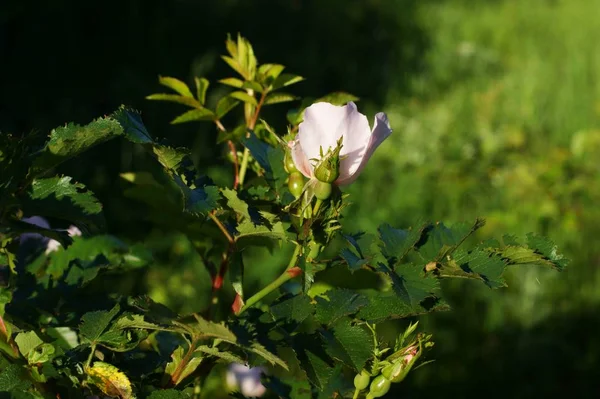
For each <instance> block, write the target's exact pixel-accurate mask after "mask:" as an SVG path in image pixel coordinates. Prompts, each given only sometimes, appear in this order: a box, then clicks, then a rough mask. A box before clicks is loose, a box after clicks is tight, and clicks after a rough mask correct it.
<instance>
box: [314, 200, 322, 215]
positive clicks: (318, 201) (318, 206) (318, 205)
mask: <svg viewBox="0 0 600 399" xmlns="http://www.w3.org/2000/svg"><path fill="white" fill-rule="evenodd" d="M321 204H323V201H322V200H320V199H318V198H317V201H316V202H315V207H314V208H313V216H315V215H316V214H317V212H318V211H319V208H320V207H321Z"/></svg>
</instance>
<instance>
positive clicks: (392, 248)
mask: <svg viewBox="0 0 600 399" xmlns="http://www.w3.org/2000/svg"><path fill="white" fill-rule="evenodd" d="M427 227H428V224H423V225H421V227H419V228H417V229H410V230H400V229H395V228H393V227H391V226H390V225H389V224H382V225H381V226H379V228H378V229H377V230H378V232H379V236H380V237H381V241H382V242H383V248H382V249H383V253H384V254H385V256H386V257H388V258H391V257H395V258H396V259H397V260H398V261H401V260H402V259H403V258H404V257H405V256H406V255H407V254H408V252H409V251H410V250H411V249H413V247H414V246H415V245H416V244H417V242H419V240H420V239H421V236H422V235H423V231H424V230H425V229H426V228H427Z"/></svg>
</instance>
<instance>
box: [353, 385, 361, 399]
mask: <svg viewBox="0 0 600 399" xmlns="http://www.w3.org/2000/svg"><path fill="white" fill-rule="evenodd" d="M358 395H360V390H359V389H358V388H355V389H354V396H353V397H352V399H358Z"/></svg>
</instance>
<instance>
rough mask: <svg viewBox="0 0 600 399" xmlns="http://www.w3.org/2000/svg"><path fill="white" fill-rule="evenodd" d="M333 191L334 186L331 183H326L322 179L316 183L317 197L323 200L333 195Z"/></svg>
mask: <svg viewBox="0 0 600 399" xmlns="http://www.w3.org/2000/svg"><path fill="white" fill-rule="evenodd" d="M332 191H333V186H332V185H331V183H325V182H322V181H318V182H317V184H316V185H315V197H317V199H320V200H321V201H325V200H326V199H328V198H329V197H331V192H332Z"/></svg>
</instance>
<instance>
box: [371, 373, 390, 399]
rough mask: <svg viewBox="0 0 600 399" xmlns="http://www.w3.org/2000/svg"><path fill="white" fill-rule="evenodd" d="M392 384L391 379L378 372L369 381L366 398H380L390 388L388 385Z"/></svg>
mask: <svg viewBox="0 0 600 399" xmlns="http://www.w3.org/2000/svg"><path fill="white" fill-rule="evenodd" d="M391 385H392V383H391V381H390V380H388V379H387V378H385V377H384V376H383V375H381V374H379V375H378V376H377V377H375V379H374V380H373V381H372V382H371V386H370V387H369V394H368V395H367V398H380V397H382V396H383V395H385V394H386V393H388V391H389V390H390V386H391Z"/></svg>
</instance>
